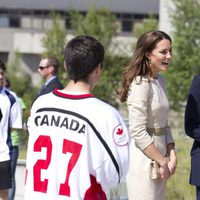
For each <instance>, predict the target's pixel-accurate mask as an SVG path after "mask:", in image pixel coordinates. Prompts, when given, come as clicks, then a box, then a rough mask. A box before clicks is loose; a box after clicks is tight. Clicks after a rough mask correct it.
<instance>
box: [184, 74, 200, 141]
mask: <svg viewBox="0 0 200 200" xmlns="http://www.w3.org/2000/svg"><path fill="white" fill-rule="evenodd" d="M185 132H186V134H187V135H188V136H189V137H191V138H193V139H194V140H196V141H198V142H200V75H196V76H195V77H194V78H193V80H192V84H191V86H190V90H189V94H188V100H187V104H186V109H185Z"/></svg>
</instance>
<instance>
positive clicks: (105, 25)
mask: <svg viewBox="0 0 200 200" xmlns="http://www.w3.org/2000/svg"><path fill="white" fill-rule="evenodd" d="M70 16H71V26H72V29H73V30H74V34H75V35H82V34H86V35H87V34H88V35H92V36H94V37H95V38H96V39H98V40H100V41H101V42H102V43H103V45H104V47H106V48H107V47H109V46H110V43H111V40H112V37H113V36H114V35H116V33H117V28H118V27H117V21H116V17H115V15H113V14H112V13H111V12H110V10H109V9H107V8H100V9H95V8H90V9H89V10H88V12H87V14H86V15H85V16H84V15H82V14H80V13H78V12H76V11H72V12H71V14H70Z"/></svg>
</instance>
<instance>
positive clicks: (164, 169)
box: [160, 158, 171, 179]
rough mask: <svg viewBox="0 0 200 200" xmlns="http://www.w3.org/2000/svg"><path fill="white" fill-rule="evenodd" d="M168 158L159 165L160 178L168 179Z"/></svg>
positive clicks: (169, 174)
mask: <svg viewBox="0 0 200 200" xmlns="http://www.w3.org/2000/svg"><path fill="white" fill-rule="evenodd" d="M168 163H169V162H168V158H166V159H165V162H164V163H163V164H162V165H161V166H160V179H168V178H170V176H171V172H170V170H169V167H168Z"/></svg>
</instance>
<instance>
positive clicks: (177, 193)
mask: <svg viewBox="0 0 200 200" xmlns="http://www.w3.org/2000/svg"><path fill="white" fill-rule="evenodd" d="M173 135H174V139H175V143H176V152H177V156H178V166H177V169H176V173H175V175H174V176H173V177H171V178H170V179H169V180H168V185H167V188H168V189H167V198H166V199H167V200H194V199H195V196H196V195H195V187H194V186H191V185H190V184H189V183H188V182H189V175H190V149H191V146H192V143H193V141H192V139H190V138H189V137H187V136H185V135H184V134H183V133H180V132H179V131H173Z"/></svg>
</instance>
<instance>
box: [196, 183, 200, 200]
mask: <svg viewBox="0 0 200 200" xmlns="http://www.w3.org/2000/svg"><path fill="white" fill-rule="evenodd" d="M196 200H200V186H196Z"/></svg>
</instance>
